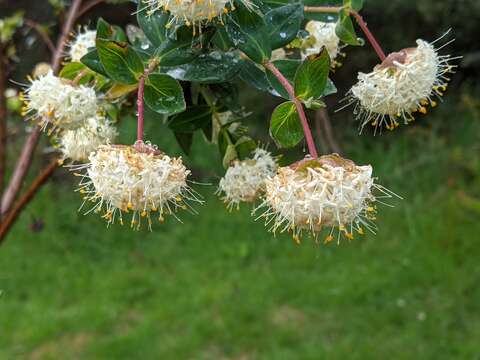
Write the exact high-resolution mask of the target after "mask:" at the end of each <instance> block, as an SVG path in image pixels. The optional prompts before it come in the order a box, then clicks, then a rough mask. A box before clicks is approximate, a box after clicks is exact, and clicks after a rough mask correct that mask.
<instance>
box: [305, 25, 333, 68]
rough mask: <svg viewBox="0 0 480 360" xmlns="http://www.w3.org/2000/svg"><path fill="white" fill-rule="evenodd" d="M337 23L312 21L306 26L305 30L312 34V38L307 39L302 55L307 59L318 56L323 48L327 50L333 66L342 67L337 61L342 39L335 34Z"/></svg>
mask: <svg viewBox="0 0 480 360" xmlns="http://www.w3.org/2000/svg"><path fill="white" fill-rule="evenodd" d="M335 26H336V23H334V22H333V23H331V22H322V21H315V20H310V21H309V22H308V23H307V25H306V26H305V30H307V31H308V32H309V33H310V38H308V39H307V41H306V42H305V45H304V46H303V48H302V55H303V56H304V57H307V56H309V55H314V54H318V53H319V52H320V51H321V50H322V48H325V49H327V51H328V55H329V56H330V60H331V61H332V66H335V65H337V66H338V65H340V63H339V62H336V61H335V59H336V58H337V56H338V55H339V54H341V53H340V39H339V38H338V36H337V34H336V33H335Z"/></svg>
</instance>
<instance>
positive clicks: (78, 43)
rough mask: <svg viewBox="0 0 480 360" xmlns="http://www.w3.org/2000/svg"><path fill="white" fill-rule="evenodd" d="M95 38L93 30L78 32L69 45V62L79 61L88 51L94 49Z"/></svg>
mask: <svg viewBox="0 0 480 360" xmlns="http://www.w3.org/2000/svg"><path fill="white" fill-rule="evenodd" d="M96 36H97V32H96V31H95V30H85V31H84V32H79V33H78V34H77V35H76V36H75V38H74V39H73V40H72V42H71V43H70V44H69V49H68V56H69V57H70V60H71V61H80V59H81V58H82V57H83V56H85V55H86V54H87V52H88V49H90V48H92V47H95V38H96Z"/></svg>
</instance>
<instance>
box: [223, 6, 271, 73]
mask: <svg viewBox="0 0 480 360" xmlns="http://www.w3.org/2000/svg"><path fill="white" fill-rule="evenodd" d="M225 30H226V31H227V34H228V36H229V38H230V41H231V42H232V43H233V45H234V46H236V47H238V48H239V49H240V50H242V51H243V52H244V53H245V54H247V55H248V56H249V57H250V59H252V60H253V61H255V62H257V63H260V64H261V63H263V62H265V61H266V60H268V59H270V55H271V53H272V48H271V45H270V42H269V37H268V33H267V31H266V24H265V21H264V19H263V17H262V16H260V15H259V14H257V13H256V12H255V11H253V10H249V9H246V8H245V6H244V5H241V4H238V7H237V8H236V10H235V11H232V12H231V13H230V14H229V15H228V16H227V20H226V22H225Z"/></svg>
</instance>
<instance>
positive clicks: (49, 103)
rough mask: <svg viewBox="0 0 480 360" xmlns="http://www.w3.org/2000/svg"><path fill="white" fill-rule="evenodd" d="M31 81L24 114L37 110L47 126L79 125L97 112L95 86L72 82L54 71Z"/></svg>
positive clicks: (71, 126)
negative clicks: (57, 75)
mask: <svg viewBox="0 0 480 360" xmlns="http://www.w3.org/2000/svg"><path fill="white" fill-rule="evenodd" d="M31 82H32V83H31V85H30V87H29V88H27V90H26V91H25V95H24V100H25V107H24V115H26V114H29V113H34V116H33V117H34V118H35V119H36V120H38V122H39V125H40V126H42V127H43V128H46V127H47V126H48V125H49V124H53V125H54V127H58V128H60V129H75V128H78V127H80V126H82V125H83V124H84V122H85V120H86V119H88V118H90V117H93V116H95V114H96V112H97V97H96V94H95V90H94V89H93V88H90V87H86V86H83V85H80V86H73V85H70V84H69V83H68V82H67V81H66V80H63V79H61V78H58V77H56V76H55V75H53V73H52V72H51V71H49V72H48V74H47V75H45V76H41V77H39V78H38V79H34V80H31Z"/></svg>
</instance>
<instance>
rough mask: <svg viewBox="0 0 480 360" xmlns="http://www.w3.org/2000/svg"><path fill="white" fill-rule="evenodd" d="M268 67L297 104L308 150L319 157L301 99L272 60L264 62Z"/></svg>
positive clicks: (315, 156)
mask: <svg viewBox="0 0 480 360" xmlns="http://www.w3.org/2000/svg"><path fill="white" fill-rule="evenodd" d="M263 66H265V68H266V69H268V70H270V71H271V72H272V74H273V75H275V77H276V78H277V79H278V81H279V82H280V84H282V86H283V88H284V89H285V90H286V91H287V92H288V95H289V96H290V99H291V100H292V102H293V103H294V104H295V107H296V109H297V112H298V116H299V118H300V123H301V124H302V128H303V133H304V134H305V140H306V141H307V146H308V152H309V153H310V156H311V157H312V158H314V159H316V158H317V157H318V153H317V149H316V147H315V141H314V140H313V136H312V131H311V130H310V126H309V125H308V120H307V116H306V115H305V110H304V109H303V105H302V103H301V102H300V100H298V99H297V97H296V96H295V90H294V89H293V86H292V85H291V84H290V82H289V81H288V80H287V79H286V78H285V76H283V74H282V73H281V72H280V70H278V69H277V68H276V66H275V65H273V64H272V63H271V62H270V61H267V62H265V63H264V64H263Z"/></svg>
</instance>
